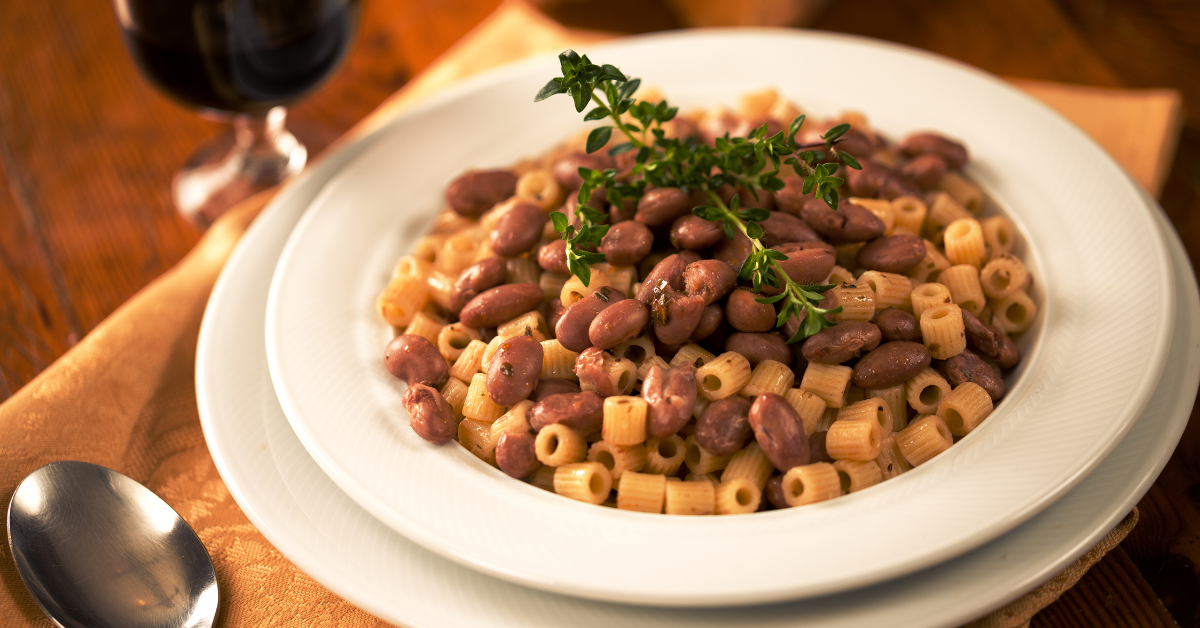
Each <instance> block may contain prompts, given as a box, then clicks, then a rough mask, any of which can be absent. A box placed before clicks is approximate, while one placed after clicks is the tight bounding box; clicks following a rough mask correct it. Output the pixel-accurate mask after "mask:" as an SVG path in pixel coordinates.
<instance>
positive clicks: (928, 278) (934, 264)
mask: <svg viewBox="0 0 1200 628" xmlns="http://www.w3.org/2000/svg"><path fill="white" fill-rule="evenodd" d="M947 268H950V260H948V259H946V256H945V255H942V254H941V253H939V252H938V250H937V245H935V244H934V243H933V242H930V241H929V240H928V239H927V240H925V257H924V258H923V259H921V261H920V262H917V265H916V266H913V267H912V269H910V270H909V271H908V273H907V275H908V276H909V277H910V278H912V279H913V280H914V281H916V282H917V283H929V282H933V281H937V280H938V277H941V275H942V271H944V270H946V269H947Z"/></svg>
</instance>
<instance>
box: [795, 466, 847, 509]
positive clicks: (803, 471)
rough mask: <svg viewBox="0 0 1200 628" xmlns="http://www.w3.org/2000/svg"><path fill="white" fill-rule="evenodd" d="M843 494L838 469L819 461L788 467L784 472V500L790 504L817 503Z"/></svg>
mask: <svg viewBox="0 0 1200 628" xmlns="http://www.w3.org/2000/svg"><path fill="white" fill-rule="evenodd" d="M841 496H842V482H841V480H840V479H839V477H838V472H837V469H835V468H834V466H833V465H832V464H829V463H828V462H817V463H814V464H806V465H803V466H799V467H792V468H791V469H788V471H787V473H784V474H783V500H784V501H785V502H787V505H788V506H793V507H794V506H804V505H807V504H815V503H817V502H823V501H826V500H830V499H833V498H835V497H841Z"/></svg>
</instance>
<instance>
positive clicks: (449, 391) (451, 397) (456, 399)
mask: <svg viewBox="0 0 1200 628" xmlns="http://www.w3.org/2000/svg"><path fill="white" fill-rule="evenodd" d="M468 390H469V388H468V387H467V384H466V382H463V381H462V380H460V379H458V378H456V377H450V378H448V379H447V380H446V383H445V384H442V389H441V390H439V391H438V392H440V393H442V398H443V399H445V400H446V403H448V404H450V408H451V409H452V410H454V416H455V417H457V418H458V419H459V420H460V421H461V420H462V418H463V413H462V410H463V403H465V402H466V400H467V391H468Z"/></svg>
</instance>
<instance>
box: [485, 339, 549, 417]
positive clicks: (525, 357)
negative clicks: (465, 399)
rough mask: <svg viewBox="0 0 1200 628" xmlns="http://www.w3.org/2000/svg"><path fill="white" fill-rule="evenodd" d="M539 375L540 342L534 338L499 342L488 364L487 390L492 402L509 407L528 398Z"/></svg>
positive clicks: (540, 361)
mask: <svg viewBox="0 0 1200 628" xmlns="http://www.w3.org/2000/svg"><path fill="white" fill-rule="evenodd" d="M541 372H542V343H540V342H538V341H537V339H536V338H534V337H533V336H514V337H512V338H509V339H507V340H504V341H501V342H500V347H499V348H498V349H496V353H495V355H493V356H492V361H491V362H489V363H488V371H487V391H488V396H489V397H491V398H492V401H495V402H496V403H498V404H500V405H502V406H511V405H513V404H514V403H517V402H518V401H521V400H522V399H525V398H526V397H528V396H529V393H531V392H533V388H534V386H537V382H538V376H539V375H541Z"/></svg>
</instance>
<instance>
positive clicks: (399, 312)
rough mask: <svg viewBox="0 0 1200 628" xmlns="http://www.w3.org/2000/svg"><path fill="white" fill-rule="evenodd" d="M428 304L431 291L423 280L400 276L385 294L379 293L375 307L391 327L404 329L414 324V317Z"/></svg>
mask: <svg viewBox="0 0 1200 628" xmlns="http://www.w3.org/2000/svg"><path fill="white" fill-rule="evenodd" d="M428 302H429V289H428V288H427V287H426V285H425V280H424V279H423V278H421V277H417V276H413V275H400V276H399V277H396V278H394V279H392V281H391V282H389V283H388V285H387V287H386V288H384V289H383V292H380V293H379V298H378V299H376V300H375V306H376V308H377V309H378V311H379V315H380V316H381V317H383V320H385V321H387V323H388V324H389V325H391V326H392V327H400V328H403V327H407V326H408V324H409V323H411V322H412V319H413V316H415V315H416V314H417V312H419V311H421V310H422V309H423V308H424V307H425V304H426V303H428Z"/></svg>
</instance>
